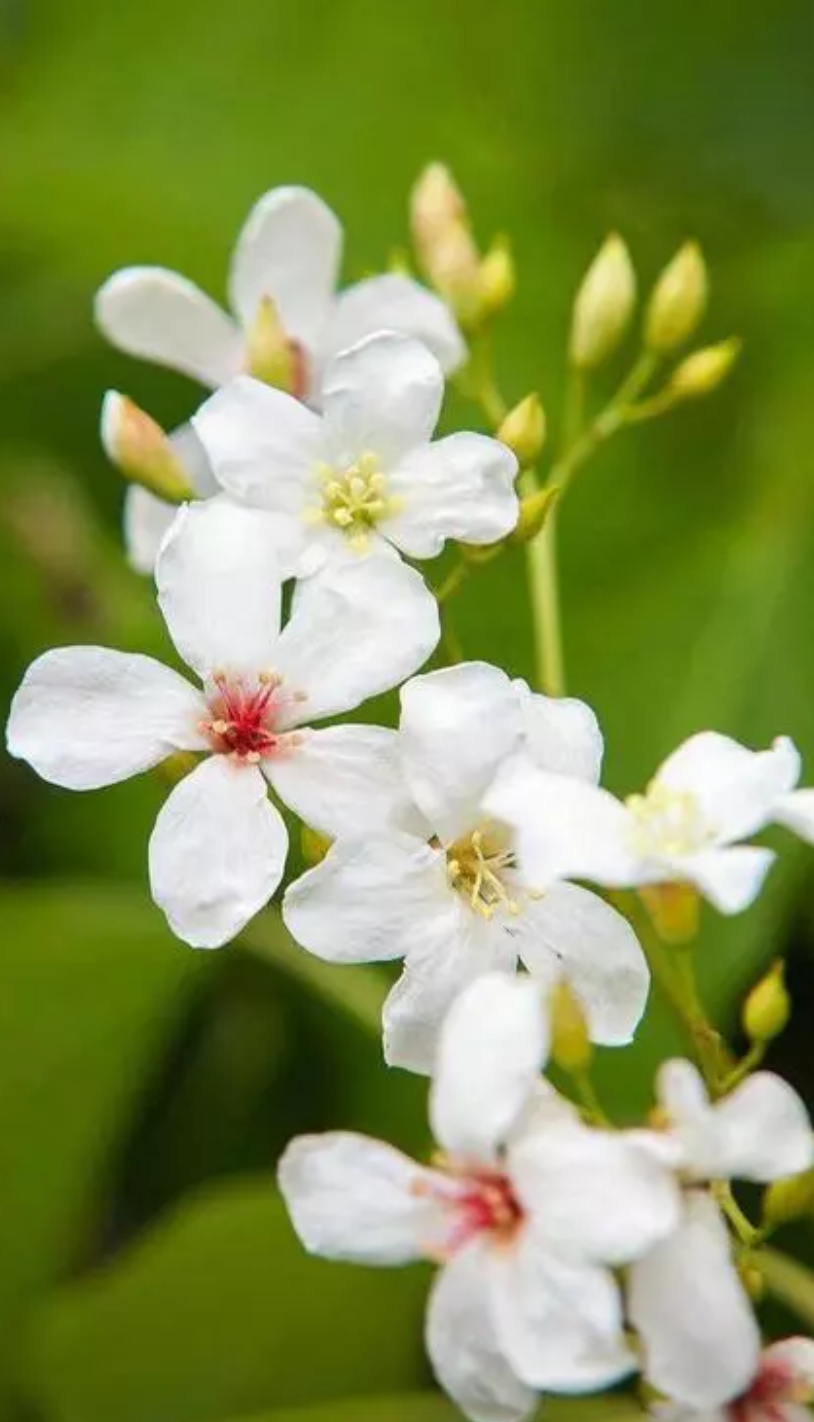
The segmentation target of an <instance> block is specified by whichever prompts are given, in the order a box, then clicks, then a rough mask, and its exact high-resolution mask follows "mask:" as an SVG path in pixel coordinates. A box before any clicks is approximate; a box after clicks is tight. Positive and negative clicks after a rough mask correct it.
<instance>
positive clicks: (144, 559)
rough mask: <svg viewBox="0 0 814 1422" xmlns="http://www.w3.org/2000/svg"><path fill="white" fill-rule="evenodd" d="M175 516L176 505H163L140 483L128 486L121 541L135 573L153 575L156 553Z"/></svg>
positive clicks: (160, 500)
mask: <svg viewBox="0 0 814 1422" xmlns="http://www.w3.org/2000/svg"><path fill="white" fill-rule="evenodd" d="M177 513H178V509H177V507H176V505H175V504H165V503H164V500H163V499H157V498H156V496H155V494H150V493H149V492H148V491H147V489H142V488H141V486H140V485H139V484H130V485H128V488H127V492H126V494H125V496H124V542H125V547H126V548H127V557H128V559H129V561H130V563H131V565H132V567H134V568H135V570H136V572H137V573H146V574H148V575H149V574H152V572H153V569H154V568H155V560H156V558H157V557H158V550H159V548H160V547H161V544H162V543H163V542H164V539H165V537H166V535H167V533H168V532H169V530H170V529H171V528H172V525H173V521H174V519H175V516H176V514H177Z"/></svg>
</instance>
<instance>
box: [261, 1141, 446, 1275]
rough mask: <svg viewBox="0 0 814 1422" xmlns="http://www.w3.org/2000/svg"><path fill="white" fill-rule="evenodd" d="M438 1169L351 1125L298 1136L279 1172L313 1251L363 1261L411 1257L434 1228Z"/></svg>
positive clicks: (295, 1219) (303, 1237)
mask: <svg viewBox="0 0 814 1422" xmlns="http://www.w3.org/2000/svg"><path fill="white" fill-rule="evenodd" d="M433 1178H434V1176H433V1172H431V1171H428V1170H424V1169H423V1168H422V1167H421V1166H420V1165H417V1164H416V1163H415V1161H414V1160H410V1158H409V1157H408V1156H406V1155H402V1153H401V1151H398V1150H394V1149H393V1147H392V1146H389V1145H385V1144H384V1143H383V1142H382V1141H375V1140H371V1139H370V1137H368V1136H360V1135H355V1134H353V1133H351V1132H350V1131H330V1132H328V1133H327V1134H325V1135H321V1136H298V1137H297V1138H296V1139H295V1140H293V1141H292V1142H291V1144H290V1145H289V1146H288V1147H287V1148H286V1150H285V1152H284V1154H283V1156H282V1159H281V1160H280V1163H279V1166H278V1168H277V1179H278V1183H279V1186H280V1191H281V1193H282V1196H283V1199H284V1200H285V1202H286V1205H287V1206H288V1210H289V1213H290V1215H291V1219H292V1222H293V1224H294V1228H295V1229H296V1231H297V1234H298V1235H299V1237H300V1239H301V1240H302V1242H303V1244H304V1245H305V1248H306V1249H307V1250H308V1252H309V1253H310V1254H321V1255H323V1256H324V1257H325V1258H327V1259H348V1260H353V1261H354V1262H355V1263H357V1264H407V1263H409V1262H410V1261H411V1260H413V1259H418V1258H419V1257H420V1256H421V1254H422V1252H423V1250H424V1245H425V1241H426V1240H427V1239H428V1238H430V1237H432V1235H434V1234H435V1233H436V1219H437V1215H438V1212H439V1211H438V1206H436V1205H434V1204H433V1201H432V1199H431V1198H430V1197H429V1196H428V1193H427V1191H428V1187H431V1185H432V1181H433Z"/></svg>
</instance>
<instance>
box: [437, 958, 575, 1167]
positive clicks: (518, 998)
mask: <svg viewBox="0 0 814 1422" xmlns="http://www.w3.org/2000/svg"><path fill="white" fill-rule="evenodd" d="M547 1050H548V1022H547V1017H546V1013H545V1010H544V1006H543V1001H542V998H541V995H540V992H539V989H538V988H537V986H536V984H535V983H534V982H532V980H531V979H530V978H514V977H508V976H506V975H505V974H504V973H487V974H485V975H484V976H483V977H480V978H478V979H477V980H476V981H475V982H473V983H470V984H469V986H468V987H467V988H466V989H465V990H464V991H463V992H462V993H461V995H460V996H459V997H458V998H456V1000H455V1002H454V1003H453V1005H452V1007H451V1008H450V1011H449V1013H448V1015H447V1017H446V1020H445V1022H444V1025H443V1028H442V1030H441V1036H440V1038H439V1042H438V1053H437V1058H436V1066H435V1076H434V1079H433V1083H432V1089H431V1092H430V1122H431V1124H432V1129H433V1134H434V1135H435V1138H436V1140H437V1141H438V1142H439V1143H440V1144H441V1145H442V1146H443V1147H444V1149H445V1150H449V1151H451V1152H452V1153H453V1154H454V1155H463V1156H473V1157H474V1158H476V1159H486V1160H488V1159H489V1158H490V1157H491V1156H492V1155H493V1153H494V1151H495V1150H496V1149H497V1148H498V1146H500V1145H501V1143H503V1142H504V1141H505V1140H506V1139H507V1137H508V1135H509V1133H510V1131H511V1128H512V1126H513V1125H514V1124H515V1122H516V1121H517V1119H518V1117H519V1116H520V1114H521V1112H522V1111H523V1109H524V1107H525V1106H526V1105H527V1103H528V1100H529V1097H530V1096H531V1094H532V1091H533V1088H534V1084H535V1082H536V1080H537V1078H538V1076H539V1074H540V1070H541V1068H542V1067H543V1065H544V1063H545V1058H546V1053H547Z"/></svg>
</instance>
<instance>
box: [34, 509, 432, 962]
mask: <svg viewBox="0 0 814 1422" xmlns="http://www.w3.org/2000/svg"><path fill="white" fill-rule="evenodd" d="M202 508H203V506H202V505H192V506H188V507H187V508H185V509H183V510H182V511H181V512H180V513H179V516H178V520H177V522H176V524H175V525H174V527H173V530H172V531H171V533H170V534H169V535H168V538H167V541H166V542H165V545H164V548H163V551H162V554H161V557H160V559H159V564H158V569H157V581H158V590H159V602H160V605H161V609H162V612H163V614H164V618H165V621H166V623H167V628H168V630H169V633H170V636H171V637H172V640H173V642H174V643H175V646H176V648H177V650H178V652H179V653H180V655H181V657H182V658H183V660H184V661H185V662H186V663H187V665H188V666H189V667H191V668H192V670H193V671H194V672H195V674H196V675H197V677H198V678H199V681H200V685H193V683H192V682H190V681H187V680H186V679H185V678H184V677H183V676H180V675H179V674H178V673H177V672H175V671H172V670H171V669H170V668H169V667H166V666H163V665H162V664H161V663H160V662H157V661H154V660H153V659H152V658H151V657H145V656H140V655H138V654H131V653H125V652H117V651H111V650H109V649H108V648H104V647H62V648H58V649H56V650H54V651H50V652H46V653H45V654H44V655H43V656H41V657H39V658H38V659H37V661H35V662H34V663H33V665H32V666H31V667H30V668H29V669H28V671H27V673H26V675H25V677H24V679H23V682H22V685H21V687H20V689H19V691H18V692H17V694H16V696H15V698H14V703H13V705H12V709H11V716H10V719H9V725H8V745H9V750H10V751H11V754H12V755H15V756H19V757H21V758H22V759H24V760H27V761H28V762H29V764H31V765H32V766H33V767H34V769H35V770H36V771H37V772H38V773H39V774H40V775H41V776H42V777H43V778H44V779H46V780H50V781H51V782H52V783H53V784H56V785H62V786H65V787H67V788H68V789H72V790H91V789H95V788H97V787H99V786H102V785H113V784H115V783H116V782H118V781H121V780H126V779H127V778H129V776H131V775H135V774H138V773H139V772H140V771H143V770H149V769H150V768H151V767H152V766H155V765H158V764H159V763H160V762H161V761H163V760H164V759H165V758H166V757H168V756H170V755H172V754H173V752H175V751H178V750H182V751H193V752H201V753H203V754H204V755H205V756H206V758H205V759H204V760H202V761H201V762H200V764H198V765H197V766H196V767H195V769H194V770H192V771H191V772H190V774H188V775H187V776H186V777H185V778H184V779H183V780H181V782H180V783H179V784H178V785H176V787H175V788H174V789H173V791H172V792H171V794H170V796H169V798H168V800H167V802H166V804H165V805H164V807H163V809H162V810H161V811H160V813H159V816H158V819H157V821H156V825H155V829H154V830H153V834H152V838H151V840H150V854H149V860H150V880H151V886H152V892H153V897H154V899H155V901H156V903H157V904H158V905H159V906H160V907H161V908H162V909H163V910H164V912H165V914H166V915H167V918H168V920H169V923H170V926H171V927H172V929H173V930H174V932H175V933H177V934H178V936H179V937H180V938H183V939H184V940H185V941H186V942H188V943H191V944H192V945H193V946H195V947H204V948H213V947H218V946H219V945H220V944H222V943H225V942H226V941H227V940H228V939H230V938H232V937H233V936H234V935H235V934H236V933H237V932H238V931H239V930H240V929H241V928H242V927H243V925H244V924H245V923H246V922H248V920H249V919H250V918H252V916H253V915H254V914H255V913H257V912H258V910H259V909H261V908H262V907H263V905H264V904H265V903H266V902H267V901H268V899H269V898H270V896H271V895H272V894H273V892H274V890H275V889H276V887H277V885H278V883H279V881H280V877H281V875H282V872H283V868H284V865H285V859H286V852H287V841H288V836H287V832H286V828H285V825H284V822H283V819H282V817H281V815H280V813H279V811H278V810H277V809H276V808H275V807H274V805H273V804H272V803H271V801H270V799H269V797H268V794H267V790H268V785H269V784H270V785H271V786H272V787H273V789H274V791H275V792H276V794H277V796H278V797H279V799H280V800H281V801H282V802H283V803H284V804H287V805H289V806H290V807H291V808H292V809H293V810H294V811H295V812H296V813H297V814H298V815H300V816H302V817H303V818H304V819H305V820H307V821H308V823H309V824H311V825H314V826H315V827H316V828H318V829H320V830H321V831H322V832H323V833H325V834H328V835H336V834H340V833H342V832H345V831H347V829H348V828H349V823H352V820H353V813H354V807H355V805H356V803H357V802H358V800H359V799H361V798H363V799H364V801H365V803H366V806H367V812H368V814H369V815H370V816H371V817H372V822H374V823H375V820H376V815H377V813H382V814H384V813H385V810H386V812H387V813H388V814H389V813H390V810H391V807H392V801H393V797H392V792H391V789H390V786H391V783H392V779H393V775H394V763H393V751H394V748H395V740H396V737H395V733H394V732H392V731H387V730H384V729H382V728H379V727H376V726H350V725H342V726H332V727H329V728H326V729H318V730H313V729H310V726H309V724H308V723H310V722H311V721H314V720H316V721H319V720H322V719H324V718H325V717H327V716H333V715H336V714H338V713H341V712H344V711H349V710H351V709H352V708H353V707H355V706H358V705H359V704H360V703H361V702H362V701H364V700H365V699H366V698H367V697H369V696H373V695H376V694H378V693H379V692H381V691H384V690H386V689H388V688H389V687H391V686H394V685H396V684H397V683H398V682H400V681H401V680H402V678H403V677H404V676H406V675H409V673H410V672H412V671H414V670H415V668H416V667H417V666H419V665H420V664H421V663H422V662H423V661H424V659H425V658H426V656H427V655H428V654H429V653H430V652H431V651H432V649H433V647H434V646H435V643H436V641H437V638H438V630H439V629H438V613H437V608H436V604H435V600H434V599H433V598H432V596H431V595H430V594H429V592H428V591H427V589H426V587H425V585H424V583H423V581H422V579H421V578H420V576H419V575H418V574H417V573H416V572H415V571H414V570H413V569H411V568H408V567H407V566H406V565H404V564H402V563H400V562H398V561H397V560H395V559H392V558H386V559H382V558H370V559H367V560H365V562H363V563H359V564H356V565H355V566H348V567H345V568H341V569H336V570H334V571H328V572H326V573H325V574H323V575H320V576H317V577H315V578H313V579H310V580H308V581H307V582H306V583H303V584H301V586H300V588H299V589H298V593H297V597H296V599H295V604H294V607H293V610H292V615H291V617H290V620H289V621H288V623H287V625H286V626H285V627H284V628H283V629H282V631H281V630H280V604H281V582H280V578H279V574H278V569H277V565H276V561H275V557H274V550H273V549H272V548H270V546H269V544H268V541H267V539H266V538H265V537H264V536H263V530H262V529H261V528H259V527H258V525H257V523H256V522H255V520H254V519H253V518H252V516H251V514H250V513H247V511H246V510H243V509H240V508H237V507H235V506H231V505H229V504H223V505H220V506H219V507H218V508H217V509H216V511H215V512H216V517H215V518H214V519H213V518H207V519H204V518H203V517H202V516H201V514H202Z"/></svg>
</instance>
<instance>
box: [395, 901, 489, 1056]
mask: <svg viewBox="0 0 814 1422" xmlns="http://www.w3.org/2000/svg"><path fill="white" fill-rule="evenodd" d="M445 888H446V896H445V898H446V906H447V912H446V914H445V915H444V916H442V915H441V914H440V913H439V914H438V915H437V916H436V918H435V919H434V920H432V921H428V919H427V918H425V919H423V920H416V923H415V926H414V931H413V933H412V934H411V935H410V941H409V944H408V950H409V951H408V954H407V957H406V961H405V964H404V972H403V973H402V975H401V977H400V978H399V980H398V982H397V983H396V985H395V987H393V988H392V989H391V991H390V994H389V996H388V998H387V1001H386V1002H385V1004H384V1014H383V1022H384V1058H385V1061H386V1062H387V1063H388V1065H389V1066H398V1067H402V1068H403V1069H404V1070H406V1071H416V1072H422V1073H424V1074H425V1075H429V1074H430V1073H431V1072H432V1071H433V1068H434V1065H435V1059H436V1053H437V1050H438V1038H439V1034H440V1031H441V1026H442V1024H443V1022H444V1019H445V1018H446V1015H447V1013H448V1012H449V1009H450V1007H451V1006H452V1003H453V1002H454V1001H455V999H456V998H457V997H458V996H459V994H460V993H461V992H462V991H463V989H464V988H465V987H466V986H467V985H468V984H469V983H471V982H473V981H474V980H475V978H478V977H481V976H482V974H484V973H494V972H503V973H511V974H512V975H513V974H514V972H515V969H516V967H517V951H516V949H515V945H514V940H513V938H511V937H510V935H509V934H507V933H506V932H504V931H503V929H502V928H501V926H500V925H499V924H498V923H496V922H495V921H494V920H493V921H492V922H489V923H487V922H486V921H485V920H483V919H481V918H479V917H478V916H477V915H476V914H473V913H472V912H471V910H469V909H468V908H467V907H466V905H464V904H463V903H462V902H461V900H460V898H459V896H458V895H457V894H456V893H454V892H452V893H450V892H449V889H448V887H447V886H446V885H445ZM404 936H405V939H406V938H407V934H406V933H405V935H404Z"/></svg>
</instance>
